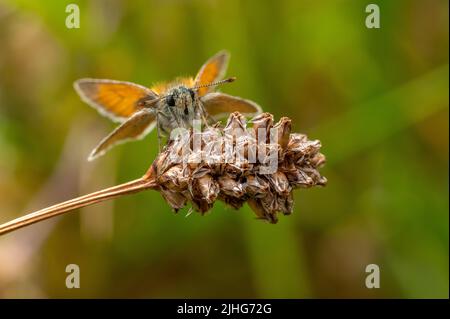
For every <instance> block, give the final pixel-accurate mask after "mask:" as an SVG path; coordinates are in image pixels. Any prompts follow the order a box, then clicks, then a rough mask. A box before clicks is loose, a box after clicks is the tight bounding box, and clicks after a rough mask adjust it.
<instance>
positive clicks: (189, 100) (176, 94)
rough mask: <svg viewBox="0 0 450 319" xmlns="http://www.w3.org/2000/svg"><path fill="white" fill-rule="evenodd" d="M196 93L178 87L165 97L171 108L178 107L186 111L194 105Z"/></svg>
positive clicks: (183, 87)
mask: <svg viewBox="0 0 450 319" xmlns="http://www.w3.org/2000/svg"><path fill="white" fill-rule="evenodd" d="M195 97H196V92H195V91H194V90H193V89H191V88H187V87H185V86H182V85H181V86H178V87H175V88H173V89H171V90H170V91H169V92H168V93H167V95H166V96H165V100H166V103H167V105H168V106H169V107H178V108H181V109H185V108H186V107H190V106H191V105H193V104H194V101H195Z"/></svg>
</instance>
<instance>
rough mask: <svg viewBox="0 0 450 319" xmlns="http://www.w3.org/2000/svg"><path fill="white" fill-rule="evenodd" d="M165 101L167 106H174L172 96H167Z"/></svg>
mask: <svg viewBox="0 0 450 319" xmlns="http://www.w3.org/2000/svg"><path fill="white" fill-rule="evenodd" d="M166 100H167V104H168V105H169V106H175V99H174V98H173V95H169V96H167V98H166Z"/></svg>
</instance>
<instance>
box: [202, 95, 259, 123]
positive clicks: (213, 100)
mask: <svg viewBox="0 0 450 319" xmlns="http://www.w3.org/2000/svg"><path fill="white" fill-rule="evenodd" d="M201 101H202V103H203V106H204V108H205V110H206V112H207V113H208V114H209V115H211V116H212V117H213V118H214V119H216V120H217V119H220V118H222V117H224V116H227V115H228V114H230V113H232V112H240V113H242V114H244V115H246V116H254V115H256V114H259V113H261V107H260V106H259V105H258V104H256V103H255V102H253V101H250V100H246V99H243V98H240V97H237V96H232V95H228V94H225V93H219V92H216V93H208V94H206V95H205V96H204V97H202V98H201Z"/></svg>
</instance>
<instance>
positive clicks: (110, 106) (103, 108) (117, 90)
mask: <svg viewBox="0 0 450 319" xmlns="http://www.w3.org/2000/svg"><path fill="white" fill-rule="evenodd" d="M74 88H75V90H76V91H77V93H78V94H79V95H80V97H81V99H82V100H83V101H84V102H86V103H87V104H89V105H90V106H92V107H93V108H95V109H97V110H98V111H99V112H100V113H101V114H102V115H105V116H106V117H108V118H110V119H111V120H113V121H115V122H124V121H125V120H126V119H127V118H129V117H130V116H131V115H133V114H134V113H135V112H137V111H139V110H141V109H142V108H143V102H144V101H150V100H153V99H156V98H158V95H157V94H156V93H155V92H154V91H152V90H150V89H148V88H146V87H144V86H141V85H138V84H134V83H131V82H122V81H114V80H101V79H80V80H78V81H76V82H75V83H74Z"/></svg>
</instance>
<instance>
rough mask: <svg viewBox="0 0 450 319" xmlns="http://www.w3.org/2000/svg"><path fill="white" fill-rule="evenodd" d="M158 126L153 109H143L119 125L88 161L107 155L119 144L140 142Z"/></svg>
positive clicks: (96, 148)
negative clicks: (139, 140)
mask: <svg viewBox="0 0 450 319" xmlns="http://www.w3.org/2000/svg"><path fill="white" fill-rule="evenodd" d="M155 126H156V117H155V114H154V112H153V110H151V109H142V110H141V111H137V112H136V113H134V114H133V115H132V116H131V117H130V118H129V119H127V120H126V121H125V122H123V123H122V124H121V125H119V126H118V127H117V128H116V129H115V130H114V131H112V132H111V134H109V135H108V136H107V137H105V138H104V139H103V140H102V141H101V142H100V143H99V144H98V145H97V146H96V147H95V148H94V150H93V151H92V152H91V154H90V155H89V158H88V160H89V161H92V160H94V159H95V158H97V157H99V156H101V155H103V154H105V153H106V152H107V151H108V150H109V149H111V148H112V147H113V146H115V145H117V144H121V143H124V142H127V141H129V140H138V139H141V138H143V137H144V136H145V135H147V134H148V133H150V131H151V130H153V129H154V128H155Z"/></svg>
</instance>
